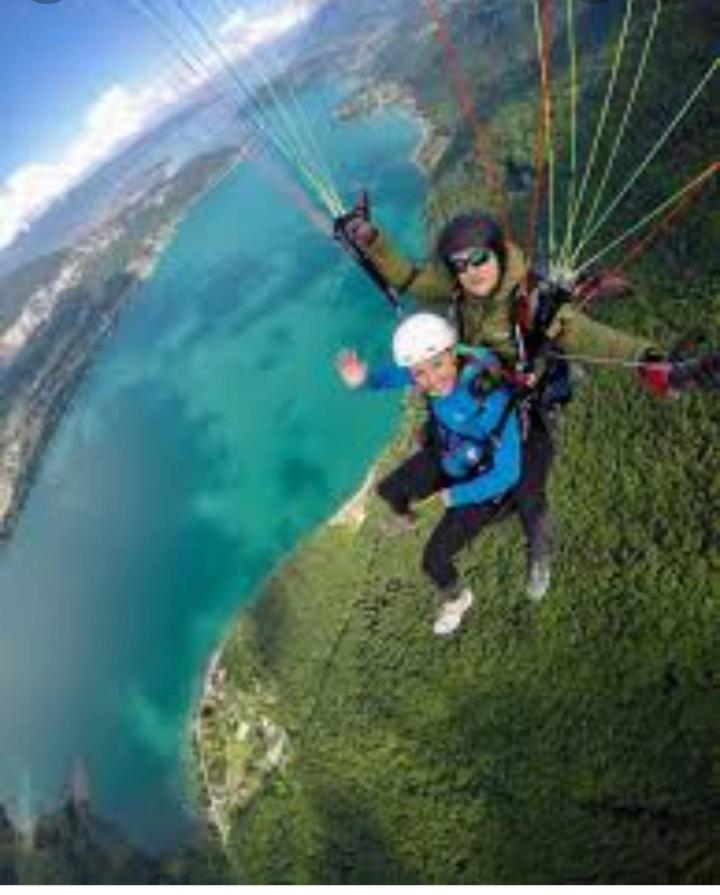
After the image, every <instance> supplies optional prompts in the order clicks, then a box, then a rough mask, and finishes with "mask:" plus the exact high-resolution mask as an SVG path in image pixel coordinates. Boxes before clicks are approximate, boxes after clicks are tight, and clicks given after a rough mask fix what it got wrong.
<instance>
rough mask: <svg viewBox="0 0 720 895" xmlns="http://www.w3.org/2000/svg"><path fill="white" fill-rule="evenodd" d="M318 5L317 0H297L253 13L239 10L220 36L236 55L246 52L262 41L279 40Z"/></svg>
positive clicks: (305, 18)
mask: <svg viewBox="0 0 720 895" xmlns="http://www.w3.org/2000/svg"><path fill="white" fill-rule="evenodd" d="M317 7H318V0H305V2H301V0H294V2H290V3H287V4H285V5H284V6H280V7H275V8H273V10H272V12H269V13H266V14H265V15H260V16H254V15H252V14H251V13H249V12H247V11H246V10H244V9H242V8H241V9H238V10H237V12H235V13H233V14H232V15H231V16H230V17H229V18H228V19H226V20H225V21H224V22H223V24H222V25H221V26H220V28H219V29H218V35H219V37H220V38H222V40H223V42H224V43H225V44H227V45H228V46H229V47H230V49H231V50H232V52H233V54H235V55H237V56H241V55H247V54H248V53H250V52H252V50H254V49H255V48H256V47H259V46H260V45H261V44H264V43H268V42H269V41H272V40H276V39H277V38H278V37H281V36H282V35H283V34H286V33H287V32H289V31H292V30H293V29H294V28H297V27H298V25H301V24H302V23H303V22H305V21H307V20H308V19H309V18H310V16H311V15H312V14H313V12H314V11H315V9H317Z"/></svg>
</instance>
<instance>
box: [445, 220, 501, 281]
mask: <svg viewBox="0 0 720 895" xmlns="http://www.w3.org/2000/svg"><path fill="white" fill-rule="evenodd" d="M473 248H477V249H490V251H491V252H494V253H495V255H497V259H498V262H499V263H500V270H501V271H503V272H504V271H505V260H506V258H507V246H506V245H505V237H504V236H503V232H502V228H501V227H500V225H499V224H498V222H497V221H496V220H495V219H494V218H491V217H490V216H489V215H487V214H482V213H481V212H475V211H471V212H469V213H468V214H459V215H458V216H457V217H454V218H453V219H452V220H451V221H449V222H448V223H447V224H445V226H444V227H443V229H442V230H441V231H440V236H439V237H438V241H437V249H436V251H437V255H438V258H439V259H440V260H441V261H442V263H443V264H444V265H445V266H446V267H447V269H448V271H449V272H450V274H451V275H453V269H452V265H451V264H450V258H451V257H452V255H455V254H457V253H458V252H462V251H464V250H465V249H473Z"/></svg>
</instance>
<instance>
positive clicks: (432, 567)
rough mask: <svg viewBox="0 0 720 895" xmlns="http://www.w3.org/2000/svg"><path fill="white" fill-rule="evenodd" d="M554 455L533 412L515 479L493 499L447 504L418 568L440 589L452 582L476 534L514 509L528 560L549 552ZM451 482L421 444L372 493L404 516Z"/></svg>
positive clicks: (549, 435) (544, 425)
mask: <svg viewBox="0 0 720 895" xmlns="http://www.w3.org/2000/svg"><path fill="white" fill-rule="evenodd" d="M554 454H555V447H554V441H553V431H552V424H551V423H550V422H549V421H548V420H547V419H546V418H544V417H541V416H540V414H536V413H532V414H531V418H530V428H529V432H528V436H527V439H526V441H525V444H524V448H523V467H522V474H521V478H520V481H519V483H518V484H517V485H516V486H515V488H513V489H512V491H510V492H508V494H506V495H505V496H504V497H502V498H500V499H499V500H496V501H489V502H486V503H480V504H469V505H467V506H462V507H448V508H447V509H446V510H445V513H444V514H443V516H442V518H441V519H440V521H439V522H438V524H437V525H436V526H435V528H434V530H433V532H432V534H431V535H430V537H429V539H428V541H427V543H426V544H425V548H424V550H423V557H422V568H423V571H424V572H425V573H426V574H427V575H428V576H429V577H430V578H431V579H432V581H433V582H434V583H435V584H436V585H437V586H438V587H439V588H441V589H442V590H448V589H451V588H453V587H455V585H456V584H457V580H458V573H457V569H456V567H455V563H454V559H455V557H456V556H457V554H458V553H459V552H460V551H461V550H462V549H463V547H466V546H467V545H468V544H469V543H470V542H471V541H473V540H474V538H475V537H476V536H477V535H478V533H479V532H480V531H481V530H482V529H483V528H484V527H485V526H486V525H489V524H490V523H492V522H497V521H499V520H501V519H505V518H506V517H507V516H509V515H510V514H512V513H517V514H518V516H519V517H520V521H521V523H522V526H523V531H524V533H525V542H526V547H527V556H528V563H529V564H531V563H534V562H537V561H539V560H542V559H545V558H547V557H548V556H549V553H550V549H551V541H552V531H551V528H552V526H551V520H550V514H549V511H548V503H547V493H546V488H547V480H548V477H549V475H550V469H551V467H552V461H553V457H554ZM454 481H455V480H453V479H451V478H450V477H449V476H448V475H446V473H445V472H444V471H443V469H442V466H441V464H440V458H439V456H438V454H437V452H436V451H435V450H433V449H432V448H423V449H422V450H420V451H418V452H417V453H416V454H413V456H412V457H410V458H408V459H407V460H405V462H404V463H401V464H400V466H398V467H397V468H396V469H395V470H393V471H392V472H391V473H390V474H389V475H387V476H386V477H385V478H384V479H383V480H382V481H381V482H380V483H379V484H378V486H377V492H378V494H379V495H380V497H381V498H382V499H383V500H385V501H386V502H387V503H388V504H389V505H390V507H391V508H392V509H393V510H394V512H396V513H398V514H400V515H405V514H408V513H409V512H410V509H411V506H412V504H413V503H414V502H416V501H421V500H424V499H425V498H427V497H430V496H431V495H432V494H436V493H437V492H438V491H442V490H443V489H444V488H447V487H449V486H450V485H452V484H453V482H454Z"/></svg>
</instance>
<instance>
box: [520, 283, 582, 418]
mask: <svg viewBox="0 0 720 895" xmlns="http://www.w3.org/2000/svg"><path fill="white" fill-rule="evenodd" d="M571 297H572V296H571V293H570V292H568V290H566V289H564V288H563V287H561V286H558V285H557V284H555V283H551V282H549V281H548V280H545V279H542V278H541V277H539V276H538V275H537V274H536V273H533V272H531V273H530V274H529V275H528V276H527V278H526V279H525V281H524V282H523V283H519V284H518V285H517V286H515V289H514V290H513V292H512V293H511V295H510V301H511V303H512V307H513V310H514V326H513V337H514V340H515V345H516V347H517V353H518V358H519V360H520V369H521V371H522V372H524V373H528V374H529V373H534V372H535V368H536V366H537V362H538V361H539V360H541V359H542V360H543V361H544V365H543V371H542V373H541V375H540V376H539V378H538V379H537V382H536V383H535V385H534V386H533V387H532V388H531V389H530V390H529V392H528V396H527V397H528V400H529V403H530V405H532V406H535V407H536V408H537V409H539V410H541V411H543V410H549V409H550V408H551V407H554V406H557V405H561V404H567V402H568V401H570V399H571V398H572V394H573V392H572V383H571V381H570V365H569V364H568V362H567V361H566V360H565V358H564V357H563V356H562V353H563V352H562V349H561V348H560V346H559V345H558V344H557V343H556V342H554V341H553V340H552V339H550V338H548V330H549V329H550V327H551V326H552V324H553V322H554V321H555V318H556V317H557V315H558V313H559V311H560V309H561V308H562V307H563V305H565V304H567V303H568V302H569V301H570V300H571ZM533 304H534V307H533Z"/></svg>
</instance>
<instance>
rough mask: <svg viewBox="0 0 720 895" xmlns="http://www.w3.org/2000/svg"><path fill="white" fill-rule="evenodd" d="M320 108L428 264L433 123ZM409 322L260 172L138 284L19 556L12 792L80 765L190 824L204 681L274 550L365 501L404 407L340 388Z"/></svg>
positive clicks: (48, 471)
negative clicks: (422, 163) (398, 322)
mask: <svg viewBox="0 0 720 895" xmlns="http://www.w3.org/2000/svg"><path fill="white" fill-rule="evenodd" d="M330 101H331V98H330V97H327V96H325V97H320V96H319V95H317V94H315V95H314V96H312V97H309V98H308V97H306V98H305V103H306V107H307V108H308V109H309V110H310V113H311V115H312V116H313V118H314V120H315V121H322V122H323V124H324V127H325V130H324V131H323V132H322V133H321V137H322V140H323V142H324V144H325V145H327V146H330V147H331V151H330V153H329V154H330V155H331V156H332V158H333V159H334V160H336V161H338V162H339V163H340V164H339V167H340V169H341V170H340V172H339V178H340V182H341V183H342V184H343V185H344V187H345V188H346V189H347V191H348V193H347V198H350V197H351V196H352V193H353V191H354V190H355V189H356V188H357V186H359V185H360V184H363V185H365V186H368V187H369V188H370V190H371V192H372V193H373V194H374V195H377V197H378V199H379V200H380V201H379V203H378V209H377V214H378V216H379V218H380V219H381V220H382V221H383V222H384V223H385V224H386V225H387V226H388V227H389V228H390V229H391V230H392V231H393V232H395V233H399V234H403V237H404V241H405V243H406V245H407V246H408V247H410V248H415V249H419V248H420V246H421V226H420V221H419V218H418V216H417V212H418V209H419V206H420V201H421V194H422V190H423V183H422V178H421V177H420V175H419V173H418V171H417V170H416V169H415V168H414V167H413V166H412V165H411V164H410V163H409V161H408V159H409V157H410V155H411V152H412V149H413V147H414V144H415V141H416V139H417V136H418V129H417V126H416V125H415V124H414V123H413V122H411V121H409V120H408V119H406V118H402V117H398V116H391V115H387V114H383V115H380V116H377V117H375V118H373V119H371V120H369V121H365V122H356V123H349V124H345V125H342V126H341V125H332V124H331V123H330V121H329V119H328V118H327V116H324V115H322V113H321V112H320V109H321V108H322V105H323V104H327V103H328V102H330ZM392 322H393V317H392V315H391V314H390V313H389V312H388V310H387V308H386V306H385V305H384V301H383V299H382V298H381V297H380V296H379V294H377V293H376V292H375V291H374V288H373V286H372V285H370V284H369V283H368V282H367V281H366V280H365V278H364V277H363V275H362V274H361V273H360V272H358V271H356V270H355V269H353V267H352V265H351V264H350V263H349V261H348V260H347V259H346V258H345V256H343V255H342V254H341V253H340V252H339V250H338V248H337V247H336V246H335V245H334V244H333V243H332V242H331V241H330V240H328V239H327V238H326V237H325V236H323V235H321V234H319V233H318V232H316V231H315V230H313V229H312V228H311V227H310V226H309V225H308V223H307V221H306V220H305V218H304V217H303V216H302V214H301V213H300V212H299V211H298V209H297V208H296V207H294V206H293V205H292V204H291V203H289V202H288V201H287V200H286V199H285V198H284V197H283V196H282V195H281V193H279V192H278V191H277V190H275V189H274V188H273V187H271V186H270V185H268V183H267V182H266V181H265V180H264V179H262V176H261V174H260V173H259V172H258V169H257V168H256V167H255V166H254V165H253V164H251V163H244V164H242V165H241V166H240V167H238V168H237V169H236V171H235V172H234V173H233V174H232V175H231V176H230V177H228V178H227V179H226V180H225V181H224V182H223V183H222V184H221V185H220V186H219V187H218V188H216V189H215V190H214V191H213V192H211V193H210V194H208V195H207V196H206V197H205V198H204V199H203V200H202V201H201V202H199V203H198V204H197V205H196V206H195V207H194V208H193V210H192V212H191V213H190V215H189V216H188V218H187V219H186V220H185V221H184V223H183V224H182V226H181V227H180V229H179V231H178V234H177V237H176V239H175V240H174V242H173V244H172V245H171V246H170V247H169V248H168V250H167V252H166V254H165V255H164V257H163V259H162V261H161V263H160V264H159V266H158V269H157V271H156V273H155V275H154V276H153V278H152V279H151V280H150V281H149V282H147V283H146V284H145V285H144V286H143V287H142V289H141V290H140V291H139V292H138V293H136V295H135V296H134V299H133V301H132V304H131V306H130V307H129V308H128V309H127V311H126V312H125V314H124V316H123V318H122V321H121V325H120V326H119V328H118V330H117V332H116V333H115V335H114V336H113V338H112V341H111V342H109V343H108V344H107V345H106V346H105V347H104V349H103V351H102V353H101V354H100V356H99V357H98V358H97V360H96V362H95V364H94V366H93V368H92V370H91V371H90V373H89V375H88V376H87V377H86V379H85V381H84V382H83V384H82V386H81V388H80V390H79V392H78V394H77V396H76V399H75V400H74V402H73V405H72V406H71V408H70V409H69V410H68V412H67V413H66V416H65V418H64V419H63V421H62V424H61V426H60V428H59V430H58V432H57V434H56V436H55V438H54V439H53V441H52V443H51V445H50V447H49V449H48V451H47V454H46V456H45V459H44V463H43V465H42V468H41V471H40V474H39V476H38V479H37V481H36V483H35V486H34V488H33V490H32V493H31V496H30V498H29V500H28V503H27V505H26V507H25V510H24V513H23V516H22V518H21V520H20V523H19V525H18V528H17V530H16V533H15V536H14V538H13V540H12V541H11V542H10V543H9V544H8V545H6V546H5V548H4V549H3V551H2V553H0V601H1V604H2V612H3V624H2V628H1V629H0V654H1V655H2V675H0V707H1V709H2V710H1V711H0V738H1V741H2V744H3V749H2V758H1V759H0V799H3V800H5V801H7V802H8V803H9V805H10V807H11V810H13V812H14V813H16V814H20V815H25V814H28V813H33V812H35V811H38V810H41V809H43V808H47V807H50V806H52V804H53V801H54V799H55V798H56V797H57V795H58V793H59V792H60V791H61V790H62V787H63V785H64V784H65V783H66V782H67V780H68V778H69V776H70V772H71V769H72V766H73V763H74V762H75V760H76V759H77V758H78V757H79V758H81V759H82V760H83V762H84V763H85V765H86V767H87V770H88V775H89V780H90V788H91V800H92V805H93V808H94V810H95V811H96V812H97V813H100V814H102V815H104V816H106V817H109V818H111V819H115V820H118V821H120V822H121V823H122V825H123V827H124V828H125V830H126V831H127V832H128V833H129V834H130V835H131V836H133V838H136V839H141V840H143V841H145V842H151V841H154V842H158V843H159V842H167V841H170V840H172V839H174V838H176V837H177V836H178V835H181V834H182V832H183V831H185V830H187V829H189V828H190V827H191V825H192V810H191V809H190V808H188V807H187V795H186V792H185V787H184V783H183V775H182V761H183V754H184V751H185V749H186V745H187V742H186V740H187V719H188V715H189V712H190V711H191V708H192V701H193V696H194V694H195V693H196V691H197V687H198V685H199V683H200V679H201V675H202V670H203V668H204V666H205V663H206V662H207V659H208V656H209V655H210V653H211V651H212V649H213V647H214V645H215V644H216V643H217V641H218V638H219V637H220V636H221V633H222V631H223V629H224V628H225V627H226V625H227V624H228V623H229V622H230V620H231V619H232V618H233V616H234V615H235V613H236V612H237V610H238V608H239V607H241V606H242V605H243V603H245V602H247V601H248V599H250V598H251V596H252V594H253V592H254V591H255V590H256V588H257V586H258V584H259V582H261V580H262V579H263V577H264V576H265V575H267V573H268V572H269V570H270V569H271V568H272V567H273V565H274V564H275V563H276V562H277V561H278V559H279V558H280V557H281V556H282V555H283V554H285V553H286V552H287V551H288V550H290V549H292V548H293V546H294V545H295V544H296V543H297V542H298V539H299V538H300V537H302V535H303V534H305V533H307V532H308V531H310V530H312V529H313V528H314V527H315V526H316V525H318V523H320V522H321V521H322V520H323V519H325V518H327V517H328V516H329V515H330V514H331V513H332V512H333V511H334V510H336V509H337V507H338V506H339V505H340V504H341V503H342V502H343V500H345V499H347V497H348V496H349V495H350V494H351V493H352V491H353V490H354V489H355V488H356V487H357V486H358V484H359V482H360V481H361V480H362V478H363V475H364V473H365V471H366V469H367V466H368V465H369V463H370V462H371V461H372V459H373V457H374V456H375V455H376V454H377V452H378V450H379V449H380V447H381V445H382V444H383V443H384V442H385V441H386V440H387V439H388V437H389V436H390V434H391V433H392V431H393V427H394V425H395V423H396V421H397V410H398V402H397V397H396V396H377V395H357V394H352V393H350V392H348V391H346V390H345V389H344V388H343V387H342V386H341V385H340V384H339V382H338V381H337V380H336V377H335V375H334V372H333V369H332V357H333V355H334V353H335V352H336V350H337V349H338V348H339V347H340V346H342V345H344V344H354V345H359V346H360V347H361V348H362V349H363V350H365V351H367V352H369V353H370V354H371V355H378V354H381V353H382V352H383V350H384V348H385V346H386V345H387V339H388V336H389V333H390V331H391V328H392Z"/></svg>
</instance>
